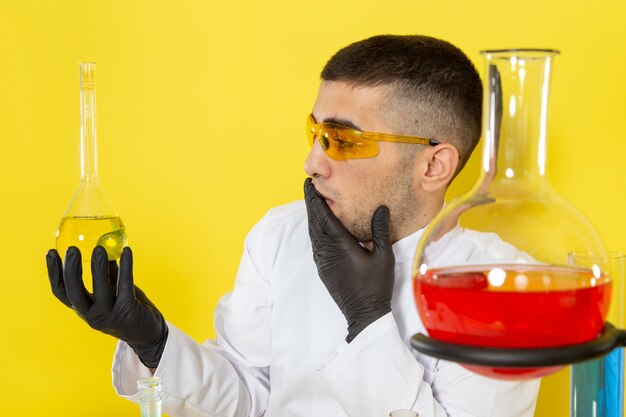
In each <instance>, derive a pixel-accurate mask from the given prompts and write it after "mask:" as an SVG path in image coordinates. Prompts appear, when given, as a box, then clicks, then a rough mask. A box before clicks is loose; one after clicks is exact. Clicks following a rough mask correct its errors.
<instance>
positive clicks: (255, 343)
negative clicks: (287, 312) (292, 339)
mask: <svg viewBox="0 0 626 417" xmlns="http://www.w3.org/2000/svg"><path fill="white" fill-rule="evenodd" d="M262 229H263V220H262V221H261V222H260V223H259V224H258V225H257V226H255V228H253V229H252V231H251V232H250V234H249V235H248V237H247V238H246V242H245V248H244V253H243V257H242V260H241V263H240V266H239V271H238V274H237V279H236V282H235V288H234V290H233V292H232V293H229V294H227V295H225V296H224V297H223V298H222V299H221V300H220V302H219V303H218V306H217V308H216V312H215V331H216V334H217V337H216V340H215V341H213V340H207V341H206V342H204V343H203V344H199V343H197V342H196V341H195V340H193V339H192V338H191V337H189V336H187V335H186V334H185V333H183V332H182V331H181V330H179V329H177V328H176V327H175V326H173V325H172V324H171V323H168V326H169V336H168V340H167V343H166V346H165V350H164V352H163V356H162V358H161V361H160V363H159V366H158V368H157V369H156V371H155V374H154V376H157V377H161V378H162V379H163V395H162V400H163V411H164V412H165V413H167V414H168V415H171V416H176V417H192V416H193V417H195V416H216V415H219V416H233V417H235V416H236V417H241V416H260V415H263V413H264V411H265V409H266V407H267V402H268V399H269V391H270V388H269V387H270V384H269V361H270V342H271V317H270V316H271V302H270V296H269V283H268V281H267V279H266V278H265V276H264V274H263V273H262V272H261V269H260V266H261V267H262V265H261V264H260V263H257V262H255V259H254V258H255V256H254V255H253V254H254V253H257V254H258V252H256V251H257V250H258V249H259V247H260V242H259V237H260V235H262V233H263V230H262ZM259 258H260V259H263V258H264V257H263V256H259ZM112 375H113V385H114V387H115V390H116V392H117V393H118V394H119V395H120V396H122V397H125V398H127V399H129V400H131V401H134V402H138V400H139V394H138V392H137V387H136V382H137V379H139V378H141V377H145V376H150V371H149V370H148V369H146V368H145V367H144V366H143V365H142V364H141V362H140V361H139V359H138V358H137V356H136V355H135V354H134V352H133V351H132V349H130V348H129V347H128V345H127V344H126V343H124V342H119V344H118V346H117V350H116V352H115V356H114V359H113V368H112Z"/></svg>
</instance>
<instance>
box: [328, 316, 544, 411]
mask: <svg viewBox="0 0 626 417" xmlns="http://www.w3.org/2000/svg"><path fill="white" fill-rule="evenodd" d="M416 355H420V354H419V353H416ZM420 356H422V358H418V357H416V356H415V355H414V353H413V352H412V351H411V350H410V349H409V347H408V346H406V345H405V344H404V342H403V341H402V339H401V338H400V335H399V333H398V329H397V326H396V324H395V321H394V319H393V315H392V314H391V313H389V314H387V315H385V316H383V317H381V318H380V319H378V320H377V321H375V322H374V323H372V324H371V325H370V326H368V327H367V328H366V329H365V330H363V331H362V332H361V333H360V334H359V335H358V336H357V337H356V338H355V339H354V340H353V341H352V343H350V344H347V343H346V344H344V345H342V346H340V347H339V348H338V350H337V351H336V353H335V355H334V356H333V357H332V358H330V359H329V360H328V361H327V362H326V364H324V366H323V367H322V368H321V369H320V370H319V372H320V376H321V377H322V379H323V380H324V382H325V383H326V385H327V386H328V388H329V389H330V391H331V392H332V393H333V396H334V397H335V398H336V399H337V401H339V403H340V404H341V406H342V407H343V409H344V410H345V412H346V414H347V415H350V416H359V417H370V416H371V417H380V416H387V415H389V413H390V412H391V411H393V410H397V409H412V410H415V411H417V412H418V413H419V415H420V417H444V416H445V417H470V416H471V417H503V416H507V417H532V415H533V413H534V409H535V403H536V398H537V392H538V390H539V380H535V381H529V382H508V381H498V380H494V379H489V378H485V377H482V376H480V375H477V374H474V373H472V372H470V371H468V370H466V369H464V368H462V367H461V366H459V365H457V364H455V363H451V362H446V361H440V360H436V359H434V358H428V357H423V355H420Z"/></svg>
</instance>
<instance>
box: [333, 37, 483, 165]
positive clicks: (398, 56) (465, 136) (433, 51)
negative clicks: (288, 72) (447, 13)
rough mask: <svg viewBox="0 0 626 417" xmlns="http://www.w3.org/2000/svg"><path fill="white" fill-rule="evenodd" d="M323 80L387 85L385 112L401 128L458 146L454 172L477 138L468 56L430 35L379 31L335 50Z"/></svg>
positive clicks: (475, 82)
mask: <svg viewBox="0 0 626 417" xmlns="http://www.w3.org/2000/svg"><path fill="white" fill-rule="evenodd" d="M321 76H322V79H323V80H326V81H343V82H348V83H351V84H354V85H359V86H368V87H373V86H379V85H389V86H390V87H391V90H390V91H391V92H390V93H389V94H388V97H387V98H388V100H387V101H386V102H385V103H382V104H383V107H384V111H387V112H393V113H394V114H395V116H396V117H395V119H394V122H395V123H397V124H399V126H398V129H402V130H405V131H404V132H393V133H404V134H412V135H418V136H425V137H428V138H430V139H435V140H439V141H447V142H450V143H452V144H453V145H455V146H456V147H457V149H458V150H459V154H460V158H461V160H460V161H459V167H458V168H457V172H458V171H460V170H461V168H463V166H464V165H465V163H466V162H467V160H468V159H469V157H470V155H471V154H472V151H473V150H474V148H475V147H476V145H477V144H478V141H479V140H480V133H481V118H482V91H483V87H482V82H481V80H480V76H479V75H478V72H477V71H476V68H474V65H473V64H472V62H471V61H470V60H469V58H468V57H467V56H466V55H465V54H464V53H463V51H461V50H460V49H459V48H457V47H456V46H454V45H452V44H451V43H449V42H446V41H443V40H440V39H436V38H432V37H429V36H420V35H410V36H400V35H380V36H374V37H371V38H368V39H364V40H362V41H359V42H355V43H353V44H351V45H348V46H346V47H345V48H343V49H341V50H339V52H337V53H336V54H335V55H334V56H333V57H332V58H331V59H330V60H329V61H328V63H327V64H326V66H325V67H324V69H323V70H322V74H321Z"/></svg>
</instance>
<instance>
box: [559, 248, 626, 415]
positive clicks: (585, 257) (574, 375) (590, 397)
mask: <svg viewBox="0 0 626 417" xmlns="http://www.w3.org/2000/svg"><path fill="white" fill-rule="evenodd" d="M608 255H609V262H610V274H611V279H612V285H613V288H612V295H611V309H610V311H609V314H608V317H607V321H609V322H611V323H612V324H613V325H615V326H616V327H617V328H620V329H623V328H624V301H623V297H624V294H623V291H624V277H625V275H626V255H624V254H623V253H621V252H609V253H608ZM595 258H596V256H594V254H592V253H589V252H572V253H570V254H569V263H570V264H571V265H577V266H582V267H586V268H588V267H590V266H591V265H592V264H593V263H594V259H595ZM570 378H571V379H570V416H571V417H623V416H624V348H622V347H619V348H616V349H614V350H613V351H612V352H611V353H609V354H607V355H606V356H603V357H601V358H599V359H594V360H590V361H586V362H581V363H577V364H574V365H572V367H571V377H570Z"/></svg>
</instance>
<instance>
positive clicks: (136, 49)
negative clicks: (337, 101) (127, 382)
mask: <svg viewBox="0 0 626 417" xmlns="http://www.w3.org/2000/svg"><path fill="white" fill-rule="evenodd" d="M579 4H580V5H579ZM625 21H626V2H624V1H623V0H604V1H598V2H587V3H586V4H585V5H584V6H583V5H582V2H571V1H566V0H558V1H550V0H525V1H510V0H498V1H496V0H477V1H467V0H447V1H446V0H442V1H417V0H389V1H382V2H381V1H380V0H359V1H356V0H353V1H349V2H344V1H340V0H339V1H338V0H319V1H315V2H298V1H289V0H280V1H253V0H244V1H232V2H227V1H221V2H218V1H206V0H197V1H162V0H150V1H148V0H140V1H139V0H138V1H132V0H131V1H119V0H114V1H112V0H109V1H99V0H94V1H71V0H67V1H44V0H40V1H36V0H19V1H17V0H16V1H9V0H4V1H3V2H2V3H0V190H1V192H2V200H1V201H2V203H1V204H0V216H1V219H2V223H1V225H0V227H1V231H2V234H1V238H0V262H1V267H0V271H1V272H0V280H1V281H0V335H2V340H3V343H2V347H0V361H1V365H0V393H1V394H0V398H2V401H1V402H0V413H1V414H2V415H7V416H8V415H12V416H35V415H47V416H70V417H73V416H86V415H89V416H91V417H99V416H102V417H104V416H136V415H138V409H137V407H136V406H135V405H133V404H131V403H128V402H126V401H124V400H122V399H119V398H118V397H116V396H115V394H114V392H113V389H112V387H111V385H110V371H109V368H110V360H111V354H112V351H113V348H114V340H113V338H110V337H107V336H104V335H101V334H99V333H97V332H94V331H92V330H91V329H89V328H88V327H87V326H86V325H85V324H84V323H83V322H82V321H81V320H79V319H78V318H77V317H75V315H74V313H73V312H71V311H69V310H68V309H67V308H65V307H64V306H62V305H61V304H60V303H59V302H57V301H56V300H55V299H54V298H53V296H52V294H51V293H50V290H49V287H48V282H47V278H46V272H45V263H44V254H45V252H46V249H47V248H49V247H51V246H53V245H54V231H55V229H56V226H57V224H58V220H59V218H60V216H61V215H62V213H63V211H64V210H65V208H66V205H67V203H68V202H69V200H70V198H71V196H72V195H73V193H74V190H75V188H76V186H77V185H78V180H79V159H78V155H79V154H78V143H79V142H78V140H79V139H78V122H79V115H78V110H79V107H78V106H79V101H78V99H79V96H78V62H79V61H82V60H93V61H97V63H98V120H99V139H100V143H99V146H100V174H101V178H102V183H103V185H104V187H105V190H106V191H107V192H108V194H109V197H110V198H111V200H112V201H113V202H114V204H115V205H116V207H117V208H118V210H119V211H120V213H121V214H122V217H123V219H124V221H125V223H126V226H127V228H128V232H129V238H130V244H131V246H132V247H133V249H134V252H135V265H136V273H135V276H136V282H137V283H138V285H139V286H141V287H142V288H143V289H144V290H145V291H146V292H147V294H149V295H150V297H151V298H152V300H153V301H154V302H155V303H156V305H157V306H158V307H159V308H160V309H161V311H162V312H163V313H164V314H165V316H166V317H167V318H168V319H169V320H171V321H172V322H174V323H176V324H177V325H178V326H179V327H180V328H182V329H184V330H185V331H186V332H188V333H189V334H190V335H191V336H193V337H194V338H196V339H197V340H203V339H205V338H207V337H211V336H213V334H214V331H213V326H212V314H213V308H214V306H215V304H216V302H217V300H218V298H219V297H220V296H221V295H222V294H223V293H225V292H226V291H228V290H229V289H230V288H231V287H232V284H233V279H234V277H235V272H236V268H237V264H238V260H239V256H240V253H241V250H242V241H243V238H244V236H245V234H246V232H247V231H248V229H249V228H250V227H251V226H252V225H253V224H254V223H255V222H256V221H257V220H258V219H259V218H260V217H261V216H262V215H263V214H264V212H265V211H266V210H267V209H268V208H269V207H271V206H274V205H277V204H282V203H286V202H288V201H291V200H294V199H298V198H300V197H301V194H302V191H301V189H302V180H303V179H304V172H303V169H302V164H303V160H304V158H305V155H306V152H307V146H306V144H305V140H304V135H303V124H304V117H305V115H306V114H307V113H308V112H309V111H310V109H311V106H312V103H313V100H314V97H315V94H316V88H317V82H318V81H317V80H318V74H319V71H320V69H321V67H322V65H323V64H324V63H325V61H326V60H327V59H328V58H329V57H330V55H331V54H332V53H333V52H335V51H336V50H337V49H338V48H340V47H342V46H344V45H346V44H348V43H350V42H352V41H355V40H358V39H361V38H364V37H367V36H370V35H374V34H380V33H400V34H408V33H422V34H430V35H433V36H437V37H442V38H445V39H447V40H450V41H451V42H453V43H455V44H457V45H458V46H459V47H461V48H462V49H463V50H465V51H467V52H468V54H469V55H470V57H471V58H472V59H473V60H474V61H475V62H476V64H477V65H478V67H479V68H480V69H481V71H482V61H481V58H480V56H479V54H478V51H479V50H480V49H485V48H503V47H551V48H558V49H561V50H562V52H563V54H562V56H560V57H559V58H558V60H557V62H556V66H555V72H554V85H553V87H554V88H553V100H552V113H551V117H550V132H551V133H550V142H549V145H548V151H549V156H548V160H549V174H550V176H551V179H552V182H553V184H554V187H555V188H556V190H557V191H558V192H559V193H560V194H561V195H562V196H563V197H565V198H567V199H569V200H570V201H572V202H573V203H574V204H575V205H577V206H578V207H579V208H580V209H581V210H582V211H583V212H584V213H586V214H587V215H588V216H589V217H590V218H591V219H592V220H593V222H594V223H595V224H596V226H597V227H598V228H599V230H600V232H601V233H602V235H603V236H604V238H605V240H606V243H607V246H608V247H609V248H614V249H621V250H626V216H625V215H624V213H626V195H625V193H624V192H623V190H624V188H623V187H622V186H621V184H620V183H621V181H623V180H624V172H625V170H626V168H624V165H625V162H624V161H625V160H626V158H625V157H626V81H625V67H626V24H624V22H625ZM476 161H477V159H476V158H474V159H473V162H472V163H471V164H470V165H469V168H468V172H467V173H465V174H464V175H463V176H461V177H460V179H459V181H458V183H457V184H456V185H455V186H454V187H453V188H452V190H451V194H452V195H454V194H458V193H459V192H461V191H462V190H464V189H466V188H468V187H469V186H470V185H471V183H472V182H473V179H474V178H475V173H476V169H477V168H478V165H477V163H476ZM567 383H568V382H567V375H566V374H565V373H563V374H560V375H557V376H555V377H551V378H548V379H547V380H546V381H545V382H544V385H543V389H542V393H541V397H540V403H539V407H538V412H537V416H543V417H546V416H551V417H561V416H566V415H567V413H568V411H567V409H568V407H567V402H568V394H567V389H568V388H567Z"/></svg>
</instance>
